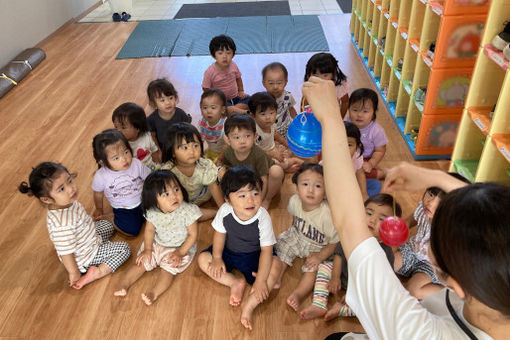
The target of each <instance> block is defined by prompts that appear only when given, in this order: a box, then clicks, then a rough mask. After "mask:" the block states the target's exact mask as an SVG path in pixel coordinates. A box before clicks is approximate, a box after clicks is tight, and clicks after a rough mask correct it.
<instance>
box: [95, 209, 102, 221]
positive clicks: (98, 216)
mask: <svg viewBox="0 0 510 340" xmlns="http://www.w3.org/2000/svg"><path fill="white" fill-rule="evenodd" d="M103 215H104V213H103V209H97V208H96V209H95V210H94V213H93V214H92V217H93V218H94V221H97V220H100V219H101V218H102V217H103Z"/></svg>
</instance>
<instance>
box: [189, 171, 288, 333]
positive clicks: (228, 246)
mask: <svg viewBox="0 0 510 340" xmlns="http://www.w3.org/2000/svg"><path fill="white" fill-rule="evenodd" d="M261 189H262V179H261V178H260V176H258V174H257V173H256V172H255V171H253V169H252V168H250V167H246V166H237V167H233V168H230V169H228V171H227V172H226V173H225V175H224V176H223V178H222V180H221V190H222V191H223V194H224V195H225V200H226V203H225V204H223V205H222V206H221V208H220V210H219V211H218V214H217V215H216V217H215V218H214V220H213V222H212V227H213V228H214V238H213V244H212V246H210V247H209V248H207V249H206V250H204V251H203V252H202V253H201V254H200V255H199V257H198V265H199V266H200V269H202V271H203V272H204V273H206V274H207V275H209V277H210V278H212V279H213V280H215V281H217V282H219V283H221V284H222V285H225V286H228V287H230V299H229V303H230V305H231V306H234V307H237V306H239V305H240V304H241V300H242V298H243V295H244V289H245V286H246V283H247V282H248V283H249V284H250V285H252V289H251V290H250V295H249V297H248V300H247V301H246V302H245V303H244V304H243V306H242V312H241V323H242V324H243V326H244V327H246V328H248V329H250V330H251V329H252V327H253V320H252V316H253V311H254V309H255V307H257V306H258V305H259V304H260V303H262V302H263V301H264V300H266V299H267V298H268V296H269V292H270V291H271V290H272V288H273V286H274V284H275V281H276V278H277V276H278V273H279V270H280V269H279V266H278V263H277V262H276V261H273V255H274V253H273V245H274V244H275V242H276V240H275V237H274V233H273V225H272V223H271V217H270V216H269V213H268V212H267V211H266V209H264V208H263V207H262V206H261V197H262V196H261ZM234 269H237V270H238V271H240V272H241V273H242V274H243V276H244V278H236V276H234V275H233V274H232V273H231V272H232V270H234Z"/></svg>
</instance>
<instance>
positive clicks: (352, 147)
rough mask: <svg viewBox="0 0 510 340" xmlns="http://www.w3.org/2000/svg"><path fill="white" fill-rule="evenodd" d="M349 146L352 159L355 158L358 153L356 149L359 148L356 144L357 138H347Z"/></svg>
mask: <svg viewBox="0 0 510 340" xmlns="http://www.w3.org/2000/svg"><path fill="white" fill-rule="evenodd" d="M347 146H348V147H349V152H350V154H351V157H353V156H354V153H355V152H356V149H357V148H358V145H357V144H356V138H354V137H347Z"/></svg>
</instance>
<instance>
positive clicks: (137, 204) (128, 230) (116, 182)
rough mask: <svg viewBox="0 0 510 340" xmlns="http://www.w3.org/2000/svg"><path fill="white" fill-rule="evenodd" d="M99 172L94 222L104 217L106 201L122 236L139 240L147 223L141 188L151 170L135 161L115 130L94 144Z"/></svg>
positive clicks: (109, 130)
mask: <svg viewBox="0 0 510 340" xmlns="http://www.w3.org/2000/svg"><path fill="white" fill-rule="evenodd" d="M92 149H93V150H94V159H95V160H96V163H97V165H98V167H99V169H98V170H97V171H96V172H95V173H94V179H93V181H92V190H94V204H95V206H96V210H95V211H94V218H96V219H97V218H100V217H101V216H103V198H104V197H105V196H106V199H107V200H108V201H109V202H110V205H111V206H112V208H113V222H114V223H115V226H116V227H117V228H118V230H119V231H121V232H122V233H123V234H126V235H128V236H136V235H138V233H140V228H141V227H142V224H143V222H144V218H143V212H142V206H141V200H142V197H141V195H142V186H143V181H144V180H145V177H147V176H148V175H149V173H150V170H149V168H147V167H146V166H145V165H143V163H142V162H140V161H139V160H138V159H136V158H133V154H132V152H131V147H130V146H129V143H128V140H127V139H126V137H124V135H123V134H122V133H120V132H119V131H117V130H115V129H108V130H104V131H103V132H101V133H100V134H98V135H96V136H95V137H94V139H93V141H92Z"/></svg>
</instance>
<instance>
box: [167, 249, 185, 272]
mask: <svg viewBox="0 0 510 340" xmlns="http://www.w3.org/2000/svg"><path fill="white" fill-rule="evenodd" d="M183 257H184V256H181V254H179V253H178V252H177V251H174V252H173V253H170V254H168V255H167V256H166V263H168V264H169V265H170V267H174V268H176V267H179V266H180V265H181V263H182V258H183Z"/></svg>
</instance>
